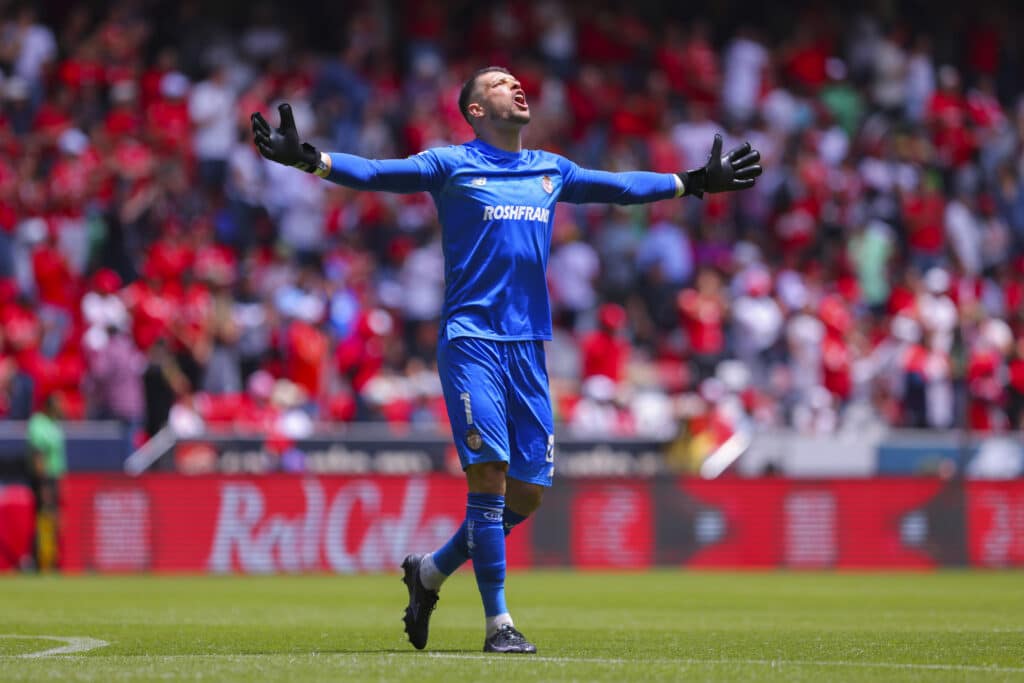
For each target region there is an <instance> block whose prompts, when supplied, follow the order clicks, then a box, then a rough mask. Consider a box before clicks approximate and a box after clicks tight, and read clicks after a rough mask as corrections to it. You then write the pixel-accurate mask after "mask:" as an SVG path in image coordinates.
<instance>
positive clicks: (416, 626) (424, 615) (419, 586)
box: [402, 555, 439, 650]
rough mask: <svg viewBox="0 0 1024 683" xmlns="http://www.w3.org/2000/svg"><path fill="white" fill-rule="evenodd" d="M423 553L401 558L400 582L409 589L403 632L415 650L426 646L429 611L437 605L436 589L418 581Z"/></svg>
mask: <svg viewBox="0 0 1024 683" xmlns="http://www.w3.org/2000/svg"><path fill="white" fill-rule="evenodd" d="M421 562H423V555H406V556H405V559H404V560H402V569H403V570H405V576H403V577H402V583H404V584H405V585H406V587H407V588H408V589H409V606H408V607H406V608H405V617H403V621H404V622H405V632H406V634H408V636H409V642H410V643H412V646H413V647H415V648H416V649H417V650H422V649H423V648H425V647H426V646H427V635H428V632H429V630H430V613H431V612H433V611H434V607H435V606H436V605H437V600H438V597H439V596H438V594H437V591H432V590H427V589H426V588H425V587H424V586H423V582H422V581H420V563H421Z"/></svg>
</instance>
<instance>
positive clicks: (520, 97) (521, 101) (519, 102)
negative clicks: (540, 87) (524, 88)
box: [512, 92, 530, 109]
mask: <svg viewBox="0 0 1024 683" xmlns="http://www.w3.org/2000/svg"><path fill="white" fill-rule="evenodd" d="M512 101H513V102H515V103H516V106H518V107H520V108H522V109H528V108H529V106H530V105H528V104H527V103H526V95H524V94H523V93H521V92H517V93H516V94H515V95H513V96H512Z"/></svg>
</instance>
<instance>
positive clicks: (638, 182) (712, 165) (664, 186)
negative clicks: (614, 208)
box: [557, 135, 761, 204]
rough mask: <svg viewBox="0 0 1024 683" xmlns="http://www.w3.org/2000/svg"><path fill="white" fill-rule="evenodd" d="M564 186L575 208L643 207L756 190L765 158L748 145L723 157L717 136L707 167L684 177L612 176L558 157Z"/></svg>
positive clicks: (642, 173)
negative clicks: (710, 194) (686, 197)
mask: <svg viewBox="0 0 1024 683" xmlns="http://www.w3.org/2000/svg"><path fill="white" fill-rule="evenodd" d="M557 160H558V164H559V169H560V170H561V172H562V178H563V186H562V193H561V195H560V196H559V200H560V201H563V202H570V203H574V204H586V203H590V202H595V203H607V204H641V203H646V202H655V201H658V200H661V199H670V198H672V197H682V196H684V195H693V196H695V197H703V196H704V193H705V192H732V191H734V190H743V189H746V188H748V187H753V185H754V181H755V180H756V178H757V177H758V176H759V175H761V166H760V165H759V164H758V162H760V161H761V154H760V153H759V152H758V151H757V150H755V149H752V148H751V147H750V143H749V142H747V143H744V144H742V145H740V146H739V147H737V148H736V149H734V150H732V151H731V152H729V153H728V154H726V155H724V156H723V155H722V136H721V135H716V136H715V140H714V142H713V143H712V145H711V157H710V158H709V159H708V162H707V164H705V165H704V166H703V167H701V168H696V169H693V170H690V171H684V172H682V173H651V172H649V171H623V172H619V173H610V172H608V171H598V170H594V169H589V168H580V167H579V166H577V165H576V164H574V163H573V162H571V161H569V160H568V159H566V158H564V157H557Z"/></svg>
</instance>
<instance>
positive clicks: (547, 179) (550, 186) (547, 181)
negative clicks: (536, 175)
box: [540, 175, 555, 194]
mask: <svg viewBox="0 0 1024 683" xmlns="http://www.w3.org/2000/svg"><path fill="white" fill-rule="evenodd" d="M540 186H541V187H543V188H544V191H545V192H547V193H548V194H551V193H552V192H554V191H555V184H554V183H553V182H551V176H549V175H546V176H543V177H542V178H541V179H540Z"/></svg>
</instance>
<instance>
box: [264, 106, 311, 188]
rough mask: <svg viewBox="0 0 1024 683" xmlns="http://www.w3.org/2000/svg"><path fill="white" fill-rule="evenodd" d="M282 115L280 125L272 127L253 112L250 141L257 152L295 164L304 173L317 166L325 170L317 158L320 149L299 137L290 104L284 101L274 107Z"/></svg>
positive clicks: (269, 157) (279, 161) (276, 159)
mask: <svg viewBox="0 0 1024 683" xmlns="http://www.w3.org/2000/svg"><path fill="white" fill-rule="evenodd" d="M277 111H278V114H280V115H281V127H280V128H271V127H270V124H269V123H267V120H266V119H265V118H263V115H262V114H260V113H259V112H258V111H257V112H253V114H252V116H251V117H250V119H251V120H252V136H253V142H255V143H256V149H258V150H259V151H260V154H262V155H263V156H265V157H266V158H267V159H270V160H271V161H276V162H277V163H279V164H284V165H285V166H294V167H295V168H297V169H300V170H302V171H305V172H306V173H314V172H316V171H317V169H321V170H325V169H326V166H324V165H323V162H322V161H321V159H320V152H318V151H317V149H316V147H314V146H313V145H311V144H309V143H308V142H300V141H299V131H297V130H295V118H294V117H293V116H292V107H291V105H290V104H288V103H285V104H282V105H280V106H279V107H278V108H277Z"/></svg>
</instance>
